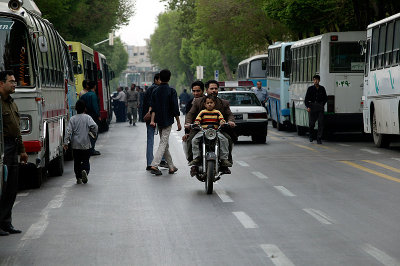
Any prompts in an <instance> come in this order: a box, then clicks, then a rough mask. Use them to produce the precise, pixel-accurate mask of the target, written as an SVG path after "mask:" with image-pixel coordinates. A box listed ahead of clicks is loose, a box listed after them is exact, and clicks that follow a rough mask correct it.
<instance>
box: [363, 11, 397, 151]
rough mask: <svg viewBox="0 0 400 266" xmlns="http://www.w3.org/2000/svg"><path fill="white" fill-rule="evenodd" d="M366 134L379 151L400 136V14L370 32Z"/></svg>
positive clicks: (366, 71)
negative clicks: (370, 137) (371, 138)
mask: <svg viewBox="0 0 400 266" xmlns="http://www.w3.org/2000/svg"><path fill="white" fill-rule="evenodd" d="M366 44H367V45H366V50H365V51H366V59H365V60H366V61H365V62H366V64H365V77H364V94H363V101H364V108H363V118H364V131H365V132H366V133H372V135H373V139H374V143H375V145H376V146H378V147H387V146H389V144H390V141H391V140H392V139H393V137H395V136H396V135H397V136H398V135H399V134H400V126H399V125H400V122H399V121H400V114H399V112H400V107H399V106H400V104H399V102H400V65H399V64H400V13H399V14H396V15H394V16H391V17H388V18H386V19H383V20H381V21H378V22H376V23H373V24H371V25H369V26H368V28H367V42H366Z"/></svg>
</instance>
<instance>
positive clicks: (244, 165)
mask: <svg viewBox="0 0 400 266" xmlns="http://www.w3.org/2000/svg"><path fill="white" fill-rule="evenodd" d="M236 162H237V163H238V164H239V165H240V166H243V167H249V164H248V163H246V162H243V161H236Z"/></svg>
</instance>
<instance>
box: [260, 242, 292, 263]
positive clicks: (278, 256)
mask: <svg viewBox="0 0 400 266" xmlns="http://www.w3.org/2000/svg"><path fill="white" fill-rule="evenodd" d="M261 248H262V249H263V250H264V252H265V253H266V254H267V256H268V257H269V258H270V260H271V261H272V263H273V264H275V265H277V266H294V264H293V262H291V261H290V259H289V258H288V257H286V255H285V254H284V253H283V252H282V251H281V250H280V249H279V248H278V247H277V246H275V245H271V244H263V245H261Z"/></svg>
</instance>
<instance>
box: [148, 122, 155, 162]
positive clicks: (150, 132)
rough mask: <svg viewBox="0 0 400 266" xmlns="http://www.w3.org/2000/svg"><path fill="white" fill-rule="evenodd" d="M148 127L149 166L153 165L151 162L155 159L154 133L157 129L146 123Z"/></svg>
mask: <svg viewBox="0 0 400 266" xmlns="http://www.w3.org/2000/svg"><path fill="white" fill-rule="evenodd" d="M146 127H147V147H146V160H147V166H150V165H151V162H152V161H153V158H154V156H153V147H154V133H155V131H156V129H155V128H154V127H152V126H150V124H148V123H146Z"/></svg>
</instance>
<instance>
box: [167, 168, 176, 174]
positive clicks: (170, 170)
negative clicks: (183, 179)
mask: <svg viewBox="0 0 400 266" xmlns="http://www.w3.org/2000/svg"><path fill="white" fill-rule="evenodd" d="M176 171H178V168H176V167H174V168H172V169H169V171H168V174H170V175H172V174H174V173H175V172H176Z"/></svg>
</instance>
